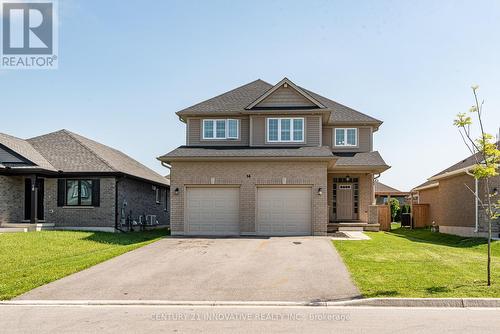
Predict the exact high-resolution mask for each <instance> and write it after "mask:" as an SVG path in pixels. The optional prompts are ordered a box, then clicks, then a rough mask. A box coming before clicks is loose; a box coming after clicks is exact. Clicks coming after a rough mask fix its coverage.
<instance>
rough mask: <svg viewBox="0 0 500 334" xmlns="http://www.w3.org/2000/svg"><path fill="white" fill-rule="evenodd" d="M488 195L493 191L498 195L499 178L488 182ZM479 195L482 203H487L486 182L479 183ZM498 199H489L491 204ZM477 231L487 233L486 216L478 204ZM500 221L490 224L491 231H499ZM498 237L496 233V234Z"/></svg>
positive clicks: (499, 197)
mask: <svg viewBox="0 0 500 334" xmlns="http://www.w3.org/2000/svg"><path fill="white" fill-rule="evenodd" d="M489 187H490V193H494V192H495V189H496V190H497V193H500V176H496V177H493V178H491V179H490V180H489ZM479 193H480V197H481V199H482V201H483V203H487V202H488V195H487V194H488V192H487V190H486V182H485V181H484V180H482V181H479ZM499 199H500V196H499V195H496V196H493V197H491V202H492V203H495V202H497V201H498V200H499ZM478 213H479V231H480V232H487V231H488V214H487V212H486V210H485V209H483V207H482V206H481V205H480V204H479V212H478ZM499 223H500V219H496V220H495V221H493V223H492V231H494V232H498V231H500V226H499ZM497 236H498V233H497Z"/></svg>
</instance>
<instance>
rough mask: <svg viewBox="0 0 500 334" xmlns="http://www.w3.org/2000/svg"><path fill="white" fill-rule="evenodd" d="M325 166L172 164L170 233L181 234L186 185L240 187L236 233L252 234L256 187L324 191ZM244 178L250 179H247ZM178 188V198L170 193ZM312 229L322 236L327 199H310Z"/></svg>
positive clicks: (309, 164) (234, 163)
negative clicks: (284, 181) (284, 184)
mask: <svg viewBox="0 0 500 334" xmlns="http://www.w3.org/2000/svg"><path fill="white" fill-rule="evenodd" d="M326 168H327V164H326V163H325V162H174V163H172V170H171V174H170V176H171V189H172V199H171V205H172V212H171V229H172V232H173V233H183V232H184V197H185V186H186V185H208V184H212V180H213V181H214V184H215V185H223V184H231V185H239V186H240V231H241V233H243V234H245V233H247V234H252V233H255V231H256V227H255V220H256V219H255V203H256V193H257V188H256V186H257V185H269V184H271V185H272V184H276V185H282V184H283V178H286V184H287V185H293V184H297V185H299V184H300V185H311V186H312V187H313V191H314V192H313V193H314V194H315V193H316V191H317V189H318V188H322V189H327V172H326ZM247 175H250V177H249V178H248V177H247ZM176 188H178V189H179V194H178V195H175V194H174V190H175V189H176ZM312 198H313V204H312V212H313V214H312V229H313V234H315V235H324V234H326V225H327V219H328V217H327V196H326V194H325V193H323V195H321V196H318V195H314V196H313V197H312Z"/></svg>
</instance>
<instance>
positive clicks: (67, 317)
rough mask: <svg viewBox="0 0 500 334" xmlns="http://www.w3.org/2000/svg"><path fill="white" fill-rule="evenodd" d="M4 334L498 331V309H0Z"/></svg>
mask: <svg viewBox="0 0 500 334" xmlns="http://www.w3.org/2000/svg"><path fill="white" fill-rule="evenodd" d="M0 314H1V315H2V316H1V317H0V328H1V331H2V333H6V334H7V333H94V332H99V333H134V332H135V333H139V332H141V333H160V332H165V333H200V332H203V333H425V334H430V333H439V334H443V333H468V334H473V333H481V334H484V333H498V329H499V328H500V309H459V308H457V309H450V308H428V309H426V308H382V307H372V308H368V307H328V308H327V307H231V308H228V307H168V306H0Z"/></svg>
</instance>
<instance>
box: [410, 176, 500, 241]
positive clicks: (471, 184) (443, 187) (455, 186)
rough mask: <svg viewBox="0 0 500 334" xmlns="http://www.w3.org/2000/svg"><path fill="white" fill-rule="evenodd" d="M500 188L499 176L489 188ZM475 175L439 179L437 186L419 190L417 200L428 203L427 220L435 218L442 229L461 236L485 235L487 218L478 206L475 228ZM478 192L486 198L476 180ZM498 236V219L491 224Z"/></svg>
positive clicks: (482, 185)
mask: <svg viewBox="0 0 500 334" xmlns="http://www.w3.org/2000/svg"><path fill="white" fill-rule="evenodd" d="M495 188H497V189H500V177H495V178H493V179H492V180H490V189H491V190H492V191H493V190H494V189H495ZM469 189H471V190H472V191H475V181H474V178H473V177H472V176H470V175H467V174H460V175H457V176H453V177H448V178H443V179H439V186H437V187H434V188H428V189H424V190H420V191H419V203H427V204H430V216H431V218H430V221H431V222H432V221H435V222H436V224H437V225H438V226H439V229H440V231H441V232H444V233H450V234H457V235H462V236H486V232H487V230H488V225H487V217H486V215H485V212H484V210H483V208H482V207H481V205H478V230H477V232H476V231H475V227H476V206H475V196H474V194H473V193H472V192H471V190H469ZM479 194H480V197H481V198H482V199H483V200H486V199H487V194H486V191H485V186H484V181H479ZM493 231H494V233H495V234H496V236H497V237H498V236H499V235H498V233H499V232H500V229H499V224H498V222H494V223H493Z"/></svg>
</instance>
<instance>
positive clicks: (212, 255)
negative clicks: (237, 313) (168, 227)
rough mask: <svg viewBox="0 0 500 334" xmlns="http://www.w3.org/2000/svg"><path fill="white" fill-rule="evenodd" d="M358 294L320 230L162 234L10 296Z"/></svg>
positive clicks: (288, 297)
mask: <svg viewBox="0 0 500 334" xmlns="http://www.w3.org/2000/svg"><path fill="white" fill-rule="evenodd" d="M358 295H359V291H358V290H357V288H356V287H355V286H354V285H353V283H352V281H351V279H350V277H349V273H348V272H347V270H346V268H345V266H344V264H343V263H342V260H341V259H340V257H339V255H338V254H337V252H336V251H335V249H334V248H333V246H332V245H331V242H330V239H329V238H326V237H291V238H225V239H224V238H219V239H210V238H208V239H194V238H192V239H191V238H166V239H163V240H160V241H158V242H156V243H154V244H151V245H148V246H146V247H143V248H140V249H137V250H135V251H132V252H129V253H126V254H124V255H121V256H119V257H116V258H114V259H111V260H109V261H107V262H104V263H101V264H99V265H96V266H94V267H92V268H89V269H87V270H84V271H81V272H79V273H76V274H73V275H71V276H68V277H65V278H63V279H61V280H58V281H56V282H52V283H50V284H47V285H45V286H42V287H40V288H37V289H34V290H32V291H30V292H28V293H26V294H24V295H22V296H20V297H18V299H31V300H36V299H38V300H123V299H134V300H177V301H194V300H196V301H198V300H199V301H214V300H219V301H256V300H257V301H259V300H267V301H314V300H322V301H325V300H337V299H345V298H352V297H356V296H358Z"/></svg>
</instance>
